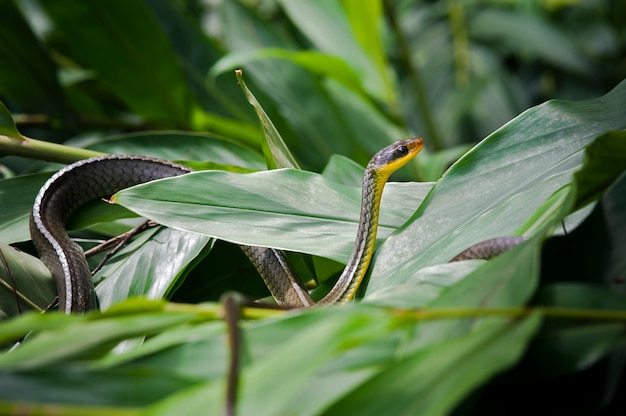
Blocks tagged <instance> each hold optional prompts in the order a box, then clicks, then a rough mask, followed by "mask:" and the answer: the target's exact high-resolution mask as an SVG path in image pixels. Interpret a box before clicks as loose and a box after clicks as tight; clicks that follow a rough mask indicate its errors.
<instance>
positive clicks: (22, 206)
mask: <svg viewBox="0 0 626 416" xmlns="http://www.w3.org/2000/svg"><path fill="white" fill-rule="evenodd" d="M49 177H50V174H48V173H39V174H34V175H25V176H19V177H15V178H10V179H4V180H2V181H0V205H1V206H2V207H3V208H2V211H0V241H2V242H4V243H17V242H19V241H27V240H30V233H29V230H28V219H29V218H30V212H31V210H32V208H33V203H34V201H35V195H36V194H37V192H38V191H39V189H40V188H41V187H42V186H43V184H44V183H45V182H46V180H48V178H49Z"/></svg>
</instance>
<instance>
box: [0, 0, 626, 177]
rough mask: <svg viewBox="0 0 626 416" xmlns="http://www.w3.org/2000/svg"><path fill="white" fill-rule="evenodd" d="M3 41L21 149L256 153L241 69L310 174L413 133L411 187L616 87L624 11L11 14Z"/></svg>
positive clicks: (293, 6)
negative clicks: (151, 142) (223, 145)
mask: <svg viewBox="0 0 626 416" xmlns="http://www.w3.org/2000/svg"><path fill="white" fill-rule="evenodd" d="M0 27H2V30H0V62H1V63H2V64H1V65H0V100H1V101H2V102H3V103H4V104H5V105H6V106H7V107H8V109H9V110H10V111H11V113H12V114H13V115H14V118H15V119H16V121H17V123H18V128H19V129H20V131H21V132H22V133H23V134H25V135H27V136H30V137H34V138H37V139H41V140H46V141H56V142H67V141H68V140H69V143H70V144H73V145H76V146H83V145H85V144H93V143H94V142H98V141H99V140H101V139H102V138H104V137H106V136H110V135H113V134H118V133H124V132H131V131H137V130H155V129H156V130H170V129H176V130H190V131H202V132H209V133H211V134H212V135H215V136H218V137H224V138H228V139H230V140H233V141H236V142H239V143H243V144H245V145H247V146H250V147H252V148H254V149H257V150H260V146H261V145H260V137H261V134H260V129H259V123H258V120H257V118H256V115H255V114H254V111H253V109H252V107H250V106H249V105H248V103H247V102H246V100H245V97H244V96H243V94H242V92H241V89H240V88H239V86H238V85H237V82H236V78H235V75H234V71H233V70H234V69H236V68H242V69H243V70H244V78H245V79H246V82H247V83H248V86H249V87H250V89H251V90H252V91H253V93H254V94H255V95H256V96H257V98H258V99H259V101H260V102H261V104H262V105H263V107H264V109H265V110H266V112H267V113H268V115H269V116H270V118H271V119H272V121H273V122H274V123H275V124H276V127H277V128H278V130H279V132H280V133H281V135H282V136H283V138H284V139H285V141H286V142H287V144H288V146H289V147H290V148H291V149H292V151H293V152H294V154H295V156H296V158H297V159H298V160H299V161H300V162H301V165H302V166H303V168H305V169H309V170H316V171H319V170H321V169H322V168H323V166H324V165H325V163H326V161H327V160H328V158H329V156H330V155H331V154H334V153H339V154H343V155H345V156H348V157H350V158H352V159H354V160H356V161H357V162H359V163H361V164H364V163H366V162H367V160H368V159H369V156H370V155H371V154H373V153H374V152H375V151H376V150H378V149H379V148H381V147H383V146H384V145H386V144H388V143H389V142H392V141H394V140H397V139H399V138H403V137H406V136H412V135H420V136H422V137H423V138H424V139H425V140H426V142H427V147H428V149H429V150H430V151H431V156H432V157H430V158H429V157H428V156H426V155H424V156H422V157H421V163H422V165H421V167H415V166H414V167H413V169H414V171H413V173H412V175H413V177H414V178H417V179H421V180H436V179H437V178H438V177H439V175H440V174H441V173H442V172H443V170H444V169H445V167H446V166H447V165H448V164H449V162H450V161H452V160H454V159H456V157H458V155H459V154H461V153H462V152H463V151H464V150H465V149H467V147H466V145H467V144H470V143H475V142H477V141H479V140H481V139H482V138H484V137H485V136H487V135H488V134H489V133H491V132H492V131H494V130H495V129H497V128H498V127H500V126H501V125H503V124H504V123H506V122H508V121H509V120H511V119H512V118H513V117H515V116H516V115H518V114H519V113H520V112H522V111H524V110H525V109H527V108H529V107H531V106H533V105H536V104H538V103H541V102H543V101H545V100H547V99H551V98H560V99H568V100H581V99H587V98H592V97H597V96H600V95H602V94H604V93H606V92H607V91H609V90H610V89H611V88H613V87H614V86H615V85H617V84H618V83H619V82H620V81H621V80H622V79H624V78H626V4H625V3H624V2H622V1H609V0H605V1H596V0H580V1H576V0H543V1H540V0H535V1H533V0H517V1H516V0H492V1H455V0H449V1H403V0H386V1H376V0H369V1H356V0H344V1H339V0H324V1H307V0H289V1H286V0H285V1H280V0H261V1H252V0H248V1H243V0H242V1H233V0H231V1H211V0H204V1H202V0H177V1H165V0H145V1H140V0H130V1H121V0H114V1H106V2H80V1H73V0H40V1H35V0H15V1H2V2H0ZM180 146H181V147H184V146H185V142H184V140H181V141H180ZM4 162H5V163H6V164H7V165H8V166H9V168H10V169H12V170H15V171H23V170H28V169H31V168H30V165H29V164H26V163H24V162H23V161H21V160H20V161H19V162H16V161H12V160H11V159H9V160H6V159H5V161H4Z"/></svg>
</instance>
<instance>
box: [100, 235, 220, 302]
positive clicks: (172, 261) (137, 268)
mask: <svg viewBox="0 0 626 416" xmlns="http://www.w3.org/2000/svg"><path fill="white" fill-rule="evenodd" d="M208 242H209V239H208V238H207V237H205V236H202V235H199V234H195V233H186V232H182V231H178V230H171V229H161V228H157V229H153V230H150V231H149V232H144V233H142V234H141V235H140V236H139V237H138V238H136V239H134V240H133V241H132V242H130V243H129V244H127V245H126V246H124V247H123V248H122V250H120V252H119V253H118V254H116V255H115V256H113V257H112V258H111V259H110V260H109V261H108V262H107V263H106V264H105V266H104V267H103V268H102V269H101V270H100V271H98V273H96V275H95V276H94V281H95V282H96V283H98V282H101V283H100V284H98V286H97V288H96V292H97V294H98V301H99V304H100V309H102V310H106V309H108V308H109V307H110V306H111V305H113V304H115V303H118V302H120V301H122V300H125V299H128V298H130V297H145V298H147V299H161V298H163V297H164V296H165V295H166V294H167V293H168V292H169V291H170V290H171V288H172V287H173V286H174V285H175V284H176V282H177V280H178V279H180V278H181V277H182V276H183V275H184V274H185V271H186V268H187V267H188V266H189V264H190V263H192V261H194V260H195V259H196V258H197V257H198V256H199V255H200V253H202V252H203V249H204V247H205V246H206V245H207V243H208Z"/></svg>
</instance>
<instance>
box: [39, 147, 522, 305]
mask: <svg viewBox="0 0 626 416" xmlns="http://www.w3.org/2000/svg"><path fill="white" fill-rule="evenodd" d="M423 146H424V141H423V140H422V139H421V138H419V137H414V138H409V139H405V140H399V141H396V142H394V143H392V144H391V145H389V146H387V147H385V148H383V149H382V150H380V151H378V152H377V153H376V154H375V155H374V156H373V157H372V158H371V160H370V161H369V163H368V164H367V166H366V168H365V172H364V174H363V180H362V189H361V213H360V216H359V224H358V228H357V234H356V238H355V243H354V248H353V250H352V253H351V255H350V257H349V259H348V262H347V264H346V266H345V268H344V270H343V272H342V273H341V274H340V276H339V278H338V279H337V281H336V283H335V284H334V286H333V287H332V288H331V290H330V291H329V292H328V293H327V294H326V295H325V296H324V297H323V298H322V299H320V300H318V301H314V300H313V299H312V297H311V295H310V294H309V292H308V291H307V290H306V288H305V286H304V284H303V283H302V281H301V280H300V279H299V278H298V277H297V275H296V274H295V273H294V271H293V270H292V268H291V267H290V266H289V264H288V262H287V261H286V258H285V255H284V253H283V252H282V251H280V250H277V249H274V248H270V247H257V246H248V245H241V246H240V247H241V249H242V250H243V252H244V253H245V254H246V256H247V257H248V258H249V259H250V261H251V262H252V264H253V265H254V267H255V268H256V270H257V271H258V273H259V274H260V275H261V277H262V279H263V281H264V282H265V284H266V286H267V287H268V289H269V291H270V293H271V294H272V296H273V297H274V299H275V300H276V303H277V304H279V305H282V306H285V307H290V308H303V307H311V306H318V305H331V304H335V303H346V302H348V301H349V300H351V299H352V298H354V296H355V294H356V292H357V290H358V288H359V286H360V284H361V283H362V281H363V279H364V277H365V276H366V273H367V270H368V267H369V265H370V263H371V260H372V256H373V253H374V248H375V243H376V234H377V228H378V217H379V212H380V202H381V198H382V193H383V188H384V186H385V183H386V182H387V180H388V179H389V177H390V175H391V174H392V173H393V172H395V171H396V170H398V169H399V168H400V167H402V166H403V165H405V164H406V163H407V162H408V161H409V160H411V159H412V158H413V157H414V156H415V155H417V154H418V153H419V152H420V151H421V150H422V148H423ZM190 172H192V169H191V168H188V167H186V166H184V165H180V164H177V163H173V162H170V161H167V160H162V159H157V158H152V157H146V156H134V155H107V156H99V157H94V158H90V159H84V160H81V161H78V162H76V163H73V164H71V165H68V166H66V167H65V168H63V169H61V170H59V171H58V172H57V173H55V174H54V175H53V176H52V177H50V179H48V181H47V182H46V183H45V184H44V185H43V187H42V188H41V189H40V190H39V193H38V194H37V196H36V198H35V202H34V204H33V209H32V212H31V216H30V234H31V239H32V241H33V244H34V246H35V248H36V250H37V252H38V253H39V256H40V259H41V261H42V262H43V263H44V265H45V266H46V267H47V268H48V269H49V270H50V273H51V274H52V277H53V279H54V281H55V282H56V287H57V293H58V304H59V310H60V311H63V312H65V313H85V312H88V311H90V310H93V309H97V308H98V301H97V296H96V292H95V287H94V284H93V279H92V275H91V271H90V268H89V265H88V263H87V259H86V257H85V254H84V252H83V249H82V248H81V247H80V246H79V245H78V244H77V243H76V242H74V241H73V240H72V239H71V238H70V237H69V235H68V233H67V230H66V222H67V220H68V219H69V217H70V216H71V214H72V213H73V212H74V211H76V210H77V209H78V208H79V207H80V206H82V205H84V204H85V203H87V202H89V201H91V200H94V199H97V198H103V197H108V196H110V195H112V194H114V193H116V192H118V191H120V190H122V189H125V188H128V187H131V186H134V185H138V184H142V183H145V182H150V181H153V180H157V179H162V178H168V177H174V176H180V175H184V174H187V173H190ZM496 240H497V241H492V242H491V243H489V244H487V245H486V246H485V247H486V248H484V249H483V250H482V251H483V252H486V253H487V255H489V256H492V255H495V254H497V252H501V251H502V250H506V249H508V248H509V247H510V246H512V245H515V244H517V242H518V241H517V240H515V237H511V238H509V239H507V238H500V239H496ZM473 247H474V246H473ZM473 247H471V248H470V249H468V250H466V251H465V252H464V253H465V254H463V253H461V254H459V255H458V256H456V257H455V260H461V259H463V258H476V257H477V256H478V254H477V253H475V252H473V251H472V250H473ZM494 247H495V248H494ZM474 251H475V250H474ZM479 251H480V250H479ZM483 254H484V253H483ZM459 256H460V257H459ZM483 258H487V257H484V256H483Z"/></svg>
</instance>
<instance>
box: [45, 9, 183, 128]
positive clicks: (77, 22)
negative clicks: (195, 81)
mask: <svg viewBox="0 0 626 416" xmlns="http://www.w3.org/2000/svg"><path fill="white" fill-rule="evenodd" d="M41 4H42V6H43V8H44V9H45V11H46V13H47V15H48V16H49V17H50V19H52V21H53V22H54V24H55V28H56V31H57V32H58V34H59V35H60V36H61V37H62V40H63V42H64V44H65V45H66V46H67V47H68V48H69V50H70V51H71V52H72V57H73V58H74V59H75V60H77V61H79V62H81V63H82V64H83V65H86V66H87V67H88V68H90V69H93V70H95V71H96V72H97V77H98V79H99V80H101V81H102V82H103V83H104V84H106V86H107V88H108V89H109V90H110V91H112V92H113V93H114V94H116V95H117V96H118V97H119V98H120V99H121V100H122V101H123V102H124V103H125V104H126V105H127V106H128V107H129V108H130V109H131V110H132V111H134V112H135V113H136V114H138V115H140V116H142V117H145V118H147V119H148V120H155V121H163V122H166V123H168V124H170V125H174V126H179V127H186V126H189V124H190V115H191V109H192V107H193V103H194V101H193V99H192V96H191V94H190V91H189V87H188V85H187V83H186V80H185V77H184V76H183V72H182V70H181V67H180V64H179V61H178V59H177V56H176V54H175V53H174V52H173V50H172V46H171V44H170V43H169V41H168V39H167V37H166V36H165V33H164V32H163V29H162V28H161V27H160V26H159V23H158V21H157V20H156V18H155V16H154V15H153V14H152V12H151V11H150V9H149V7H148V6H147V5H146V4H144V3H143V2H138V1H129V2H102V3H100V2H98V3H82V2H79V3H76V2H73V1H66V0H61V1H57V0H54V1H48V0H46V1H43V2H41ZM85 27H89V28H90V30H85Z"/></svg>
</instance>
